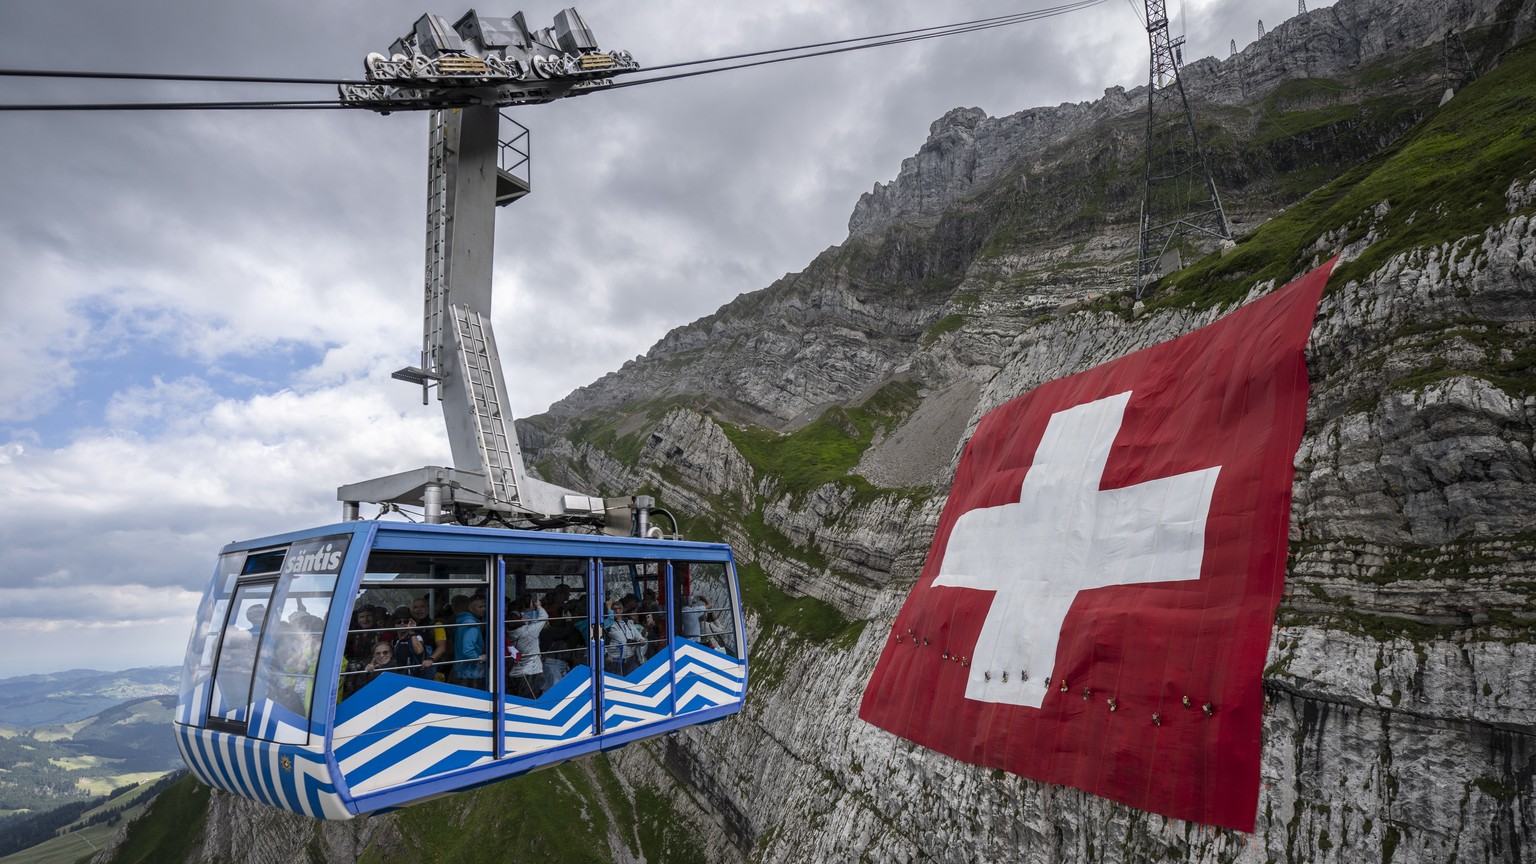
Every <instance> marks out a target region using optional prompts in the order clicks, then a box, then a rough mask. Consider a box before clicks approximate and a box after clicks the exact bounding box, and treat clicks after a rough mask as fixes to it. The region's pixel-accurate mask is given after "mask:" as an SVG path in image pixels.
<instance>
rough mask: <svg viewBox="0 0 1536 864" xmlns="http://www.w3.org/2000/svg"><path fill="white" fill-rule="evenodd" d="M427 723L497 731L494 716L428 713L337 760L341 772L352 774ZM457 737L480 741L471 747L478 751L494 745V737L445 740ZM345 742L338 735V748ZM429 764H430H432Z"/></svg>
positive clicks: (470, 729) (415, 760) (447, 727)
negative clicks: (492, 738) (411, 723)
mask: <svg viewBox="0 0 1536 864" xmlns="http://www.w3.org/2000/svg"><path fill="white" fill-rule="evenodd" d="M428 726H430V727H432V728H436V729H456V730H460V731H464V732H483V733H485V734H486V735H490V734H491V733H492V732H493V731H494V727H493V726H492V724H491V718H489V717H457V716H453V715H449V714H428V715H425V716H423V717H422V718H421V720H420V721H418V722H417V723H416V724H415V725H411V726H405V727H402V728H400V729H396V730H394V731H393V732H391V733H390V734H388V735H385V736H384V737H382V738H380V739H379V740H377V741H375V742H374V743H372V744H370V745H368V746H367V747H365V748H363V749H362V750H360V751H358V752H357V753H354V754H352V755H351V756H349V757H347V758H346V759H344V760H342V761H341V762H340V763H338V764H339V765H340V767H341V773H342V774H344V775H345V774H351V773H352V772H353V771H356V770H357V769H358V768H361V767H362V766H363V765H366V764H367V763H369V762H371V761H372V760H374V759H376V758H378V756H379V755H380V754H381V753H384V752H385V751H387V750H389V749H390V748H391V747H394V746H395V745H397V744H399V743H401V742H403V741H405V740H406V739H408V738H410V737H411V736H413V735H415V734H416V733H417V732H420V731H422V730H423V729H424V728H426V727H428ZM457 738H464V739H465V740H475V741H478V742H480V743H479V746H477V747H474V748H471V749H475V750H478V749H480V747H485V748H489V747H490V746H491V745H490V740H491V739H490V738H488V737H486V738H477V737H473V736H460V735H453V736H449V738H448V739H444V740H452V739H457ZM349 740H350V739H349ZM344 743H346V742H344V741H342V740H341V737H340V736H337V737H336V746H337V749H340V747H341V745H342V744H344ZM418 755H419V754H418ZM438 758H442V757H438ZM406 761H408V762H412V763H414V762H417V761H419V760H417V759H415V758H412V759H409V760H406ZM434 761H436V760H434ZM427 764H428V765H430V764H431V763H427ZM412 776H414V774H413V775H412Z"/></svg>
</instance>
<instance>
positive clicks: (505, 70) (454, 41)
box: [338, 8, 640, 114]
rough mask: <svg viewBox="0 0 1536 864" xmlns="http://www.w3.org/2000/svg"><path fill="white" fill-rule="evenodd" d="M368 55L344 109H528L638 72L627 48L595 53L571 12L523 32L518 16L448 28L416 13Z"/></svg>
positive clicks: (474, 16)
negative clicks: (363, 77)
mask: <svg viewBox="0 0 1536 864" xmlns="http://www.w3.org/2000/svg"><path fill="white" fill-rule="evenodd" d="M389 51H390V56H388V57H385V56H384V55H383V54H378V53H373V54H369V55H368V57H367V59H366V60H365V61H364V64H363V65H364V67H365V68H366V69H367V71H368V81H369V83H367V84H341V85H338V90H339V92H340V95H341V101H342V103H343V104H346V105H349V106H353V107H358V108H371V109H373V110H375V111H379V112H382V113H385V114H388V113H389V112H391V111H398V110H403V109H411V108H416V109H420V108H440V107H445V106H466V107H467V106H472V105H495V106H502V107H506V106H510V105H528V104H533V103H539V102H550V101H553V100H555V99H559V98H561V97H562V96H568V95H574V94H576V93H582V92H588V91H591V90H593V89H598V88H601V87H606V86H608V85H609V83H610V80H609V79H610V78H611V77H612V76H613V75H614V74H615V73H619V72H633V71H635V70H638V69H639V68H640V65H639V64H638V63H636V62H635V60H634V58H633V57H632V56H630V54H629V52H628V51H614V52H611V53H608V52H603V51H599V50H598V47H597V39H596V38H594V37H593V35H592V31H591V30H590V29H588V27H587V24H586V22H585V21H583V20H582V18H581V14H580V13H578V12H577V11H576V10H575V9H574V8H571V9H565V10H562V11H561V12H560V13H559V14H557V15H556V16H555V23H554V26H553V27H546V28H544V29H542V30H538V31H533V30H529V29H528V24H527V22H526V21H525V20H524V19H523V13H521V12H519V13H517V14H516V15H513V16H512V17H511V18H482V17H481V16H480V14H479V13H477V12H476V11H475V10H473V9H471V10H469V11H468V12H466V13H465V14H464V17H462V18H460V19H459V20H458V22H457V23H455V24H454V25H453V26H452V27H450V26H448V22H447V20H446V19H444V18H442V17H441V16H438V15H430V14H428V15H423V16H421V18H420V19H418V20H417V21H416V25H415V27H413V28H412V29H411V32H410V33H408V34H406V35H405V36H402V37H401V38H399V39H396V40H395V42H394V44H392V45H390V46H389Z"/></svg>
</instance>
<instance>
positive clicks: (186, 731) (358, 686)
mask: <svg viewBox="0 0 1536 864" xmlns="http://www.w3.org/2000/svg"><path fill="white" fill-rule="evenodd" d="M745 645H746V642H745V633H744V631H743V628H742V617H741V599H740V596H739V591H738V589H737V582H736V571H735V564H734V561H733V559H732V555H731V549H730V547H729V546H726V545H723V544H717V543H697V542H687V541H678V540H656V539H649V538H641V537H611V536H601V535H578V534H563V533H544V532H535V531H512V530H505V529H493V528H475V527H466V526H461V525H440V524H412V523H402V522H381V521H352V522H342V523H337V524H333V525H327V526H322V527H318V528H312V529H308V530H304V531H299V532H295V533H291V534H284V535H280V536H275V537H265V538H261V539H259V540H250V541H246V542H240V543H232V544H230V545H229V546H227V547H225V548H224V550H223V552H222V553H221V555H220V557H219V563H218V567H217V569H216V570H215V572H214V575H213V579H212V581H211V582H210V584H209V586H208V589H207V591H206V593H205V594H204V596H203V600H202V603H201V605H200V606H199V609H198V613H197V622H196V627H195V629H194V631H193V634H192V638H191V641H190V643H189V644H188V646H187V655H186V662H185V665H184V667H183V671H182V685H181V692H180V697H179V700H178V704H177V709H176V716H175V731H176V741H177V744H178V746H179V747H180V748H181V753H182V756H183V758H184V759H185V760H186V762H187V765H188V766H190V767H191V769H192V771H193V773H194V774H196V775H197V777H198V778H199V779H201V780H202V781H203V782H205V783H207V784H209V785H210V786H214V787H216V788H219V789H223V790H224V791H226V792H229V793H230V794H233V795H240V796H242V797H245V798H250V799H251V800H254V801H259V802H262V803H264V804H269V805H272V806H276V807H282V808H284V809H287V810H292V811H294V812H296V813H302V814H304V815H306V816H311V817H314V818H317V819H348V818H351V817H353V816H356V815H360V814H365V813H372V812H377V811H380V810H386V809H391V808H397V807H402V806H405V805H408V804H412V803H415V802H418V801H423V800H426V799H429V798H433V797H436V796H440V795H445V794H448V793H451V792H455V791H459V790H462V789H466V788H470V787H474V786H478V785H482V784H485V783H488V782H492V781H495V780H501V779H505V778H509V777H515V776H517V775H519V774H524V773H527V772H529V771H534V770H537V769H540V768H546V767H549V766H552V765H557V764H559V763H561V762H564V761H565V760H567V759H570V758H572V757H575V756H581V755H584V754H588V753H592V752H595V751H598V750H608V749H613V748H615V747H620V746H623V745H625V744H628V743H630V742H632V741H636V740H639V739H642V738H648V737H651V736H654V735H660V734H664V733H667V732H671V731H673V730H676V729H681V728H684V727H687V726H692V725H696V724H700V723H708V722H712V721H715V720H719V719H721V718H723V717H727V716H729V715H731V714H734V713H736V712H738V711H740V710H741V706H742V700H743V697H744V696H745V694H746V685H747V657H746V651H745Z"/></svg>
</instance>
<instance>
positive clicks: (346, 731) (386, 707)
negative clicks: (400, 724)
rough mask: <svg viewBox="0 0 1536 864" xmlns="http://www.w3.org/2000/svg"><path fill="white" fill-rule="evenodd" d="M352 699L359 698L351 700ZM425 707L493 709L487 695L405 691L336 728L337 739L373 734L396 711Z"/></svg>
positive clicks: (489, 711) (486, 711)
mask: <svg viewBox="0 0 1536 864" xmlns="http://www.w3.org/2000/svg"><path fill="white" fill-rule="evenodd" d="M352 698H353V699H356V698H358V697H357V696H355V695H354V696H353V697H352ZM417 702H420V703H424V704H427V705H432V706H434V707H442V708H459V709H462V710H465V711H478V712H482V713H484V714H487V715H489V714H490V713H491V711H492V709H493V708H494V707H495V705H494V704H493V703H492V702H491V696H490V694H489V693H482V694H474V695H468V694H466V695H462V696H461V695H459V694H457V693H441V692H438V691H436V690H427V689H425V688H421V687H407V688H406V689H404V690H401V691H400V692H398V693H394V694H391V695H390V697H389V698H388V699H385V700H383V701H381V702H379V703H378V704H377V705H373V706H371V707H369V708H368V709H367V710H365V711H363V712H362V713H361V714H358V715H357V716H356V717H353V718H352V719H350V720H348V721H346V722H345V723H342V724H340V725H338V726H337V727H336V733H335V734H336V737H338V738H352V737H355V736H358V735H361V734H363V733H365V732H369V731H371V730H373V728H374V727H376V726H382V725H385V724H386V723H388V722H389V718H390V716H391V715H392V714H394V713H395V712H396V711H399V710H401V709H402V708H408V707H410V706H411V705H412V704H414V703H417Z"/></svg>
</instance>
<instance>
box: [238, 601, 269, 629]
mask: <svg viewBox="0 0 1536 864" xmlns="http://www.w3.org/2000/svg"><path fill="white" fill-rule="evenodd" d="M265 620H267V607H265V606H263V605H261V604H260V603H257V604H256V605H255V606H252V607H251V608H249V609H247V610H245V622H246V624H247V625H248V626H246V627H245V628H244V630H245V632H247V633H249V634H251V635H252V636H255V635H256V634H258V633H260V632H261V624H262V622H263V621H265Z"/></svg>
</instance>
